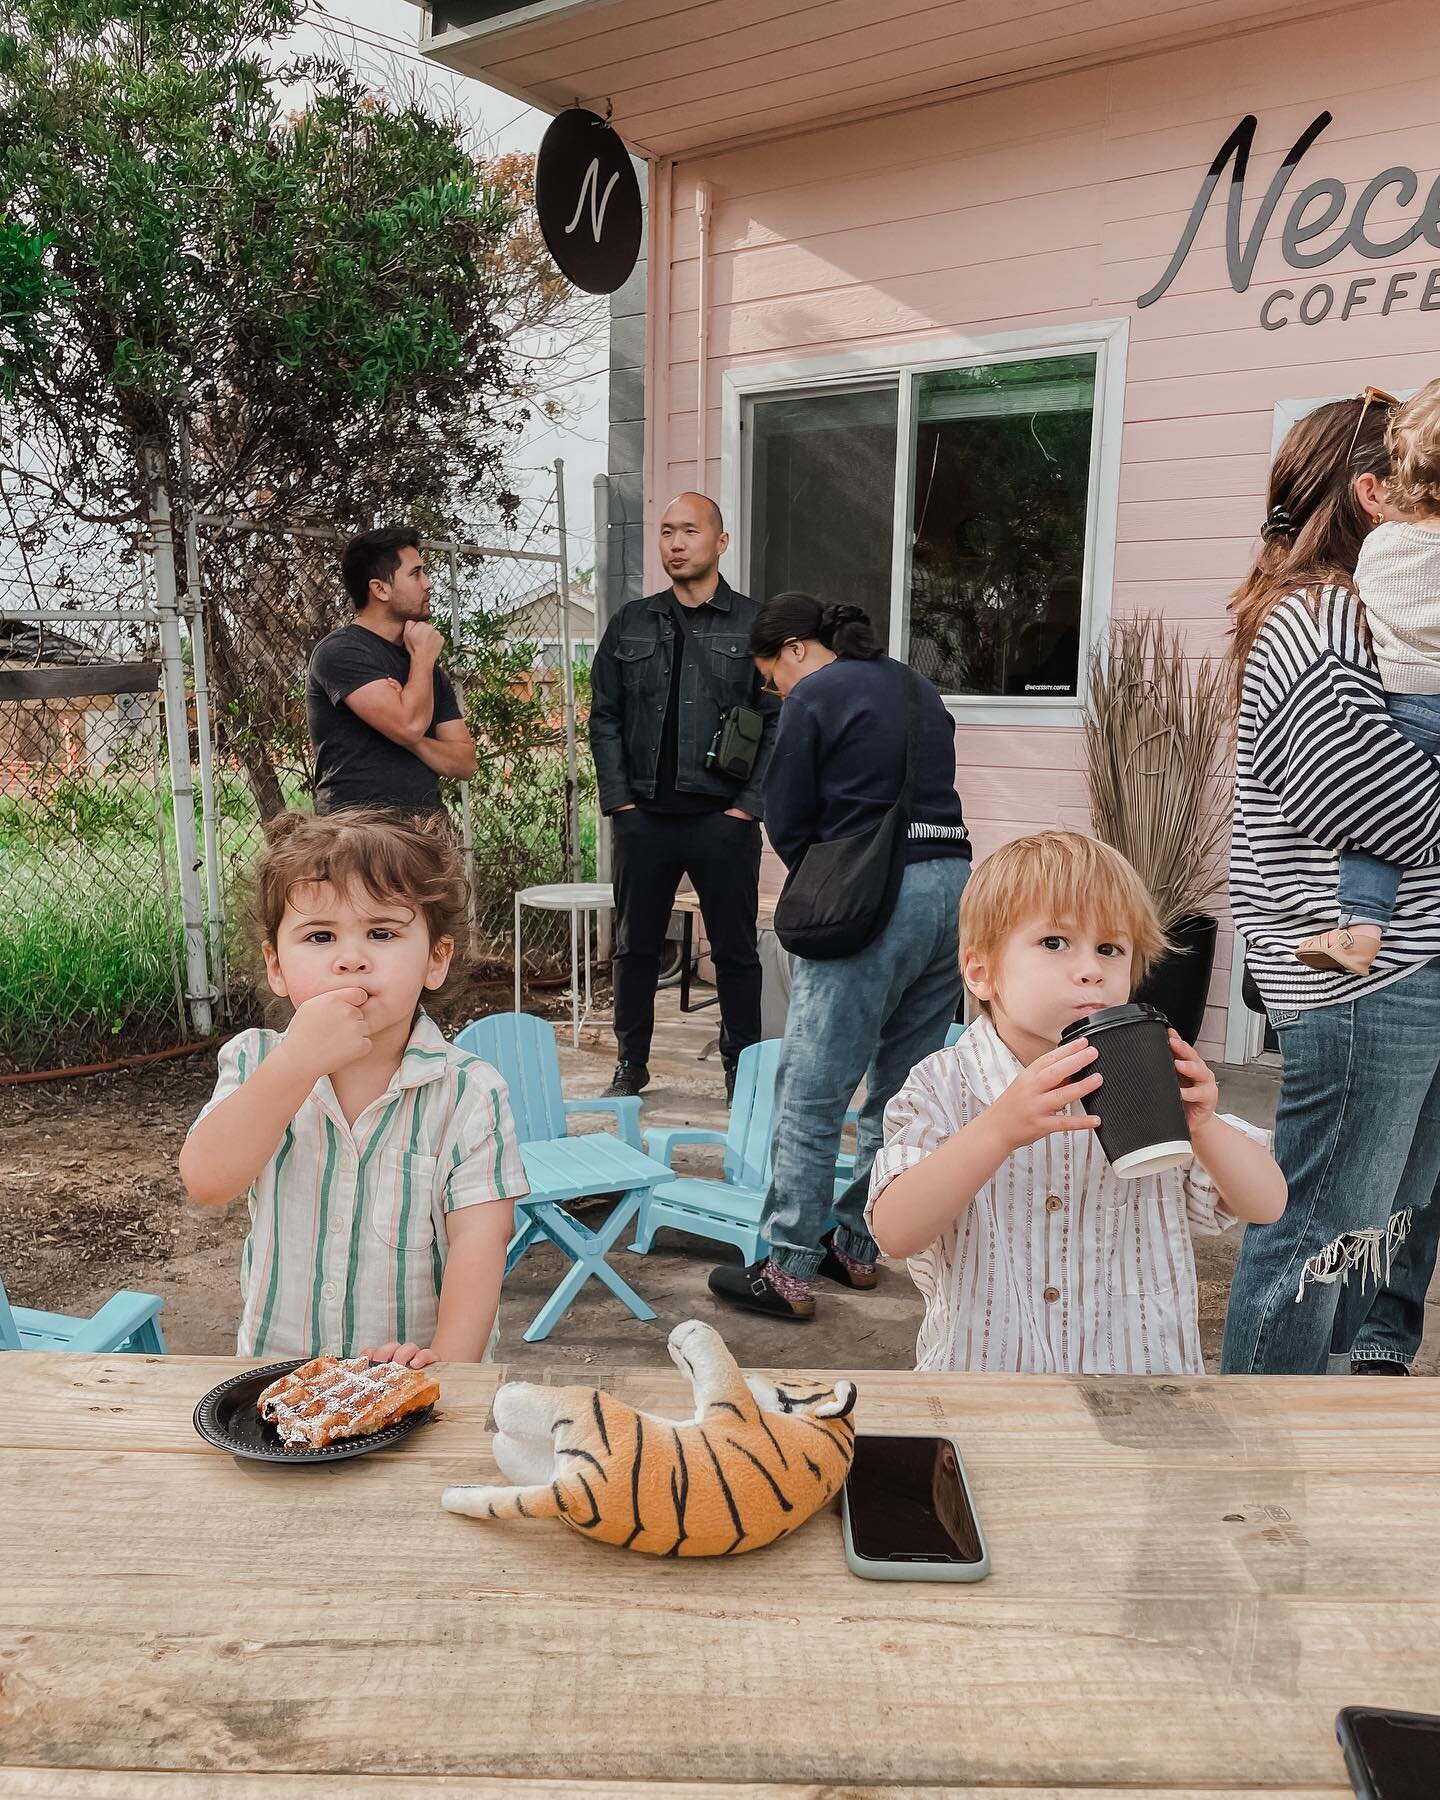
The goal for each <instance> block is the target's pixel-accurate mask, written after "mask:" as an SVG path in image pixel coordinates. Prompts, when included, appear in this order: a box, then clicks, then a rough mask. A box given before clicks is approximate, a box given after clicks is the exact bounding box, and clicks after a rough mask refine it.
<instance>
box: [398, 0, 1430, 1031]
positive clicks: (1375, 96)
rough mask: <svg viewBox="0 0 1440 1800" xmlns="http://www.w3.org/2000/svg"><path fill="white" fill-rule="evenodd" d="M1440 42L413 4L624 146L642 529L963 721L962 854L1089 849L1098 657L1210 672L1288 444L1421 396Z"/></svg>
mask: <svg viewBox="0 0 1440 1800" xmlns="http://www.w3.org/2000/svg"><path fill="white" fill-rule="evenodd" d="M1434 24H1435V14H1434V7H1433V4H1431V3H1430V0H1390V3H1388V4H1375V5H1371V6H1367V7H1365V8H1363V9H1360V10H1358V11H1351V12H1344V11H1337V10H1336V9H1335V8H1334V6H1333V5H1332V4H1330V3H1329V0H1072V3H1070V4H1062V5H1049V6H1046V5H1043V4H1041V5H1036V4H1034V3H1033V0H1031V3H1030V4H1026V5H1023V6H1022V5H1019V4H1016V3H1015V0H940V3H937V0H888V3H887V4H885V5H882V6H878V7H877V6H874V5H873V4H857V3H856V0H820V3H818V4H810V5H805V6H799V5H796V6H793V7H790V8H777V7H776V6H774V5H772V4H767V3H764V0H701V3H700V4H690V5H687V6H684V7H680V6H667V5H663V4H661V3H660V0H533V3H532V4H529V5H521V6H504V5H495V4H493V3H487V0H456V3H455V4H453V5H448V4H445V3H444V0H435V12H434V15H433V18H432V20H431V25H432V30H431V33H430V35H429V37H428V38H427V39H426V44H425V48H426V50H427V52H428V53H429V54H431V55H433V56H434V57H436V58H437V59H439V60H442V61H444V62H446V63H448V64H451V65H452V66H454V67H456V68H459V69H463V70H464V71H466V72H467V73H470V74H474V75H477V76H481V77H483V79H484V80H486V81H488V82H491V83H493V84H495V85H497V86H500V87H502V88H505V89H507V90H509V91H510V92H512V93H514V94H516V95H517V96H520V97H523V98H524V99H526V100H530V101H533V102H534V103H535V104H537V105H540V106H543V107H547V108H549V109H550V110H552V111H553V110H559V109H561V108H563V107H565V106H568V105H571V104H573V103H574V102H576V101H578V102H579V103H580V104H581V105H583V106H588V107H590V108H592V109H593V110H595V111H597V112H600V113H602V114H603V113H604V112H605V111H606V110H607V107H608V108H611V109H612V110H613V120H614V124H615V125H616V127H617V129H618V130H619V131H620V133H621V134H622V136H623V137H624V139H625V140H626V142H627V143H628V144H629V146H630V147H631V149H632V150H633V151H634V152H635V153H636V154H637V155H639V156H644V157H646V158H648V159H649V166H650V252H649V265H648V267H649V273H648V282H649V286H648V297H647V308H646V334H645V352H644V394H645V405H644V408H643V412H644V458H643V487H644V499H645V506H646V514H647V523H653V515H654V513H655V512H656V510H657V509H658V508H660V507H663V505H664V503H665V501H666V500H667V499H668V497H669V496H670V495H671V494H672V493H673V492H674V491H675V490H677V489H680V488H683V487H690V486H695V487H699V488H702V489H706V490H708V491H709V492H711V493H713V494H716V495H717V496H719V497H720V499H721V501H722V504H723V506H724V509H725V512H726V516H727V521H728V522H729V524H730V529H731V549H730V553H729V568H728V570H727V573H728V574H729V576H730V579H731V580H732V581H733V582H734V583H735V585H736V586H739V587H743V588H746V589H748V590H749V591H751V592H753V593H757V594H764V593H773V592H775V591H778V590H779V589H781V588H783V587H787V586H802V587H808V588H811V589H814V590H816V591H819V592H822V593H827V594H830V595H833V596H835V597H841V596H843V597H844V598H846V599H859V600H860V601H861V602H862V603H863V604H865V605H866V606H868V607H869V608H870V610H871V612H872V614H873V615H874V616H875V617H876V619H877V620H879V621H880V622H881V623H882V624H883V625H884V626H885V627H886V628H887V629H888V631H889V635H890V645H891V649H892V651H893V653H894V654H896V655H897V656H903V657H908V658H909V659H910V660H911V661H912V662H913V663H914V664H915V665H916V666H917V667H919V668H920V669H922V670H923V671H924V672H925V673H926V674H928V675H930V676H931V677H932V678H933V679H935V680H936V681H937V682H938V683H939V685H940V686H941V688H942V690H943V691H944V692H945V693H946V694H947V695H948V696H949V697H950V699H951V705H952V707H953V710H954V713H955V716H956V719H957V721H958V724H959V731H958V734H957V746H958V753H959V765H960V766H959V776H958V785H959V787H960V790H961V793H962V796H963V799H964V803H965V810H966V816H967V818H968V819H969V820H970V822H971V825H972V828H973V831H974V834H975V840H976V845H977V849H978V851H979V852H980V853H984V852H985V851H986V850H988V849H991V848H993V847H994V846H995V845H996V844H998V843H999V842H1001V841H1002V840H1004V839H1005V838H1007V837H1010V836H1013V835H1015V834H1017V833H1019V832H1022V831H1028V830H1034V829H1037V828H1042V827H1049V826H1064V827H1075V828H1079V829H1086V828H1088V824H1089V817H1088V810H1087V806H1086V800H1085V785H1084V778H1083V774H1082V764H1081V738H1080V732H1079V729H1078V727H1079V721H1080V718H1081V713H1082V707H1083V701H1084V683H1085V660H1086V653H1087V651H1088V648H1089V647H1090V646H1091V645H1093V644H1094V643H1095V642H1097V641H1098V640H1099V639H1100V638H1101V637H1102V636H1103V634H1104V632H1105V629H1106V625H1107V621H1108V620H1109V619H1111V618H1112V617H1115V616H1117V615H1122V614H1126V613H1132V612H1137V611H1160V612H1162V613H1164V614H1165V615H1166V616H1167V617H1168V618H1169V619H1172V620H1174V621H1175V622H1177V623H1178V624H1179V625H1181V626H1182V627H1183V629H1184V631H1185V633H1186V636H1187V640H1188V642H1189V643H1190V644H1191V645H1193V646H1194V649H1195V650H1196V652H1197V653H1201V652H1218V651H1219V650H1220V649H1221V648H1222V645H1223V641H1224V636H1225V616H1224V604H1225V599H1226V596H1227V594H1228V592H1229V591H1230V589H1231V588H1232V587H1233V586H1234V584H1235V583H1236V581H1237V580H1238V578H1239V577H1240V575H1241V574H1242V572H1243V571H1244V569H1245V567H1246V566H1247V562H1248V559H1249V556H1250V554H1251V550H1252V546H1253V544H1254V541H1255V537H1256V532H1257V528H1258V526H1259V523H1260V519H1261V516H1262V513H1263V510H1264V502H1263V494H1264V487H1265V480H1266V469H1267V465H1268V462H1269V458H1270V454H1271V451H1272V447H1273V445H1274V443H1275V442H1276V441H1277V439H1278V437H1279V436H1280V435H1281V434H1283V432H1284V430H1285V428H1286V427H1287V425H1288V424H1289V422H1290V421H1292V420H1293V419H1294V418H1296V417H1297V416H1298V415H1299V414H1300V413H1302V412H1303V411H1304V410H1305V409H1306V408H1308V407H1309V406H1311V405H1313V404H1315V403H1316V402H1318V401H1320V400H1323V399H1329V398H1333V397H1336V396H1339V395H1345V394H1353V393H1355V392H1357V391H1358V390H1359V389H1360V388H1362V387H1363V386H1365V385H1366V384H1369V383H1373V384H1376V385H1379V386H1382V387H1385V388H1388V389H1389V390H1390V391H1392V392H1395V393H1404V392H1408V391H1409V390H1410V389H1412V388H1414V387H1416V386H1418V385H1419V384H1420V383H1421V382H1422V381H1424V380H1426V379H1428V378H1429V377H1430V376H1432V375H1434V374H1436V373H1437V372H1440V179H1437V170H1440V38H1437V34H1436V32H1435V30H1434ZM650 537H653V533H647V540H648V539H649V538H650ZM652 555H653V552H652ZM648 573H649V577H650V584H651V585H652V586H658V585H660V581H659V577H658V572H657V571H656V570H655V569H654V568H653V567H652V568H651V569H650V570H649V571H648ZM997 596H998V598H997ZM1239 961H1240V959H1239V957H1238V956H1237V955H1236V954H1234V945H1233V942H1232V939H1231V934H1230V932H1229V930H1228V928H1227V929H1225V930H1223V931H1222V936H1221V943H1220V949H1219V953H1218V956H1217V964H1216V972H1215V978H1214V982H1213V986H1212V989H1211V994H1210V1008H1209V1011H1208V1013H1207V1016H1206V1027H1205V1031H1204V1033H1203V1035H1202V1039H1201V1048H1202V1049H1203V1050H1204V1051H1205V1052H1206V1053H1207V1054H1209V1055H1211V1056H1215V1057H1218V1056H1222V1055H1223V1056H1225V1057H1227V1058H1229V1059H1230V1060H1242V1059H1244V1058H1245V1057H1246V1056H1249V1055H1252V1054H1254V1053H1255V1051H1256V1050H1257V1049H1258V1047H1259V1044H1260V1041H1261V1029H1262V1021H1261V1020H1260V1019H1258V1018H1256V1017H1254V1016H1253V1015H1251V1014H1249V1013H1248V1012H1247V1011H1246V1009H1245V1008H1244V1006H1243V1004H1242V1002H1241V1000H1240V993H1239Z"/></svg>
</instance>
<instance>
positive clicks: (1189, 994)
mask: <svg viewBox="0 0 1440 1800" xmlns="http://www.w3.org/2000/svg"><path fill="white" fill-rule="evenodd" d="M1219 930H1220V921H1219V920H1218V919H1212V918H1211V917H1210V915H1209V914H1208V913H1192V914H1191V915H1190V916H1189V917H1188V918H1185V919H1181V920H1180V921H1179V922H1178V924H1175V925H1172V926H1171V927H1170V929H1169V930H1168V931H1167V932H1166V934H1165V935H1166V936H1167V937H1168V938H1169V939H1170V941H1171V942H1172V943H1173V944H1174V945H1175V946H1176V947H1175V949H1174V950H1172V951H1171V952H1170V953H1169V954H1168V955H1166V956H1162V957H1161V959H1160V961H1159V962H1158V963H1156V965H1155V967H1154V968H1153V969H1151V971H1150V973H1149V974H1148V975H1147V976H1146V977H1145V979H1144V981H1142V982H1141V984H1140V986H1139V987H1138V988H1137V989H1136V990H1135V998H1136V999H1137V1000H1139V1001H1142V1002H1143V1003H1144V1004H1145V1005H1146V1006H1156V1007H1159V1009H1160V1011H1161V1012H1163V1013H1164V1015H1165V1017H1166V1018H1167V1019H1168V1020H1169V1021H1170V1023H1171V1024H1172V1025H1173V1026H1174V1027H1175V1029H1176V1030H1177V1031H1178V1032H1179V1033H1180V1035H1181V1037H1182V1038H1184V1040H1185V1042H1186V1043H1187V1044H1193V1043H1194V1042H1195V1040H1196V1038H1197V1037H1199V1035H1200V1027H1201V1024H1202V1023H1203V1022H1204V1018H1205V996H1206V995H1207V994H1208V993H1209V991H1210V975H1211V971H1212V970H1213V969H1214V967H1215V939H1216V937H1217V936H1218V934H1219Z"/></svg>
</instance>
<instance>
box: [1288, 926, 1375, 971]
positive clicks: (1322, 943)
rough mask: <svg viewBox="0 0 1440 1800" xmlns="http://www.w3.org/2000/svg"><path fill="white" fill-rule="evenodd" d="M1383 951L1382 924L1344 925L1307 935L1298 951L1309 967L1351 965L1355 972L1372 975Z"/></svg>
mask: <svg viewBox="0 0 1440 1800" xmlns="http://www.w3.org/2000/svg"><path fill="white" fill-rule="evenodd" d="M1379 951H1380V927H1379V926H1378V925H1342V926H1340V927H1339V929H1338V930H1336V931H1322V932H1321V933H1320V935H1319V936H1318V937H1310V938H1306V939H1305V941H1304V942H1303V943H1302V944H1299V945H1298V946H1297V947H1296V950H1295V955H1296V957H1297V959H1298V960H1299V961H1300V962H1302V963H1304V965H1305V967H1306V968H1307V969H1348V970H1349V971H1350V973H1351V974H1352V975H1368V974H1369V972H1370V965H1371V963H1373V962H1374V960H1375V958H1376V956H1377V955H1378V954H1379Z"/></svg>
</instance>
